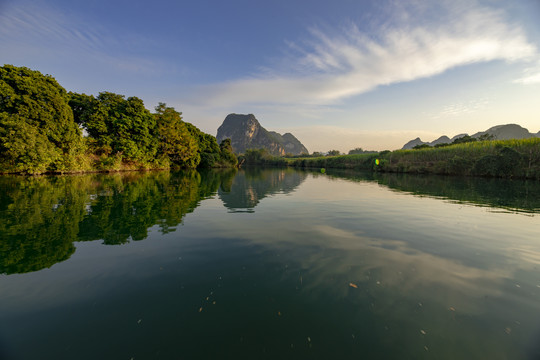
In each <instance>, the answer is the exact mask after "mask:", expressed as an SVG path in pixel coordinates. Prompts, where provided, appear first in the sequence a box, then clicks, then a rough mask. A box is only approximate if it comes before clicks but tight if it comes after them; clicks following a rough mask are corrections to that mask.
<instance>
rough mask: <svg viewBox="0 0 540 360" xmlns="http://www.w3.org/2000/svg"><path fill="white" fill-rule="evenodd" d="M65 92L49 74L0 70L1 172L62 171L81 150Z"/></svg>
mask: <svg viewBox="0 0 540 360" xmlns="http://www.w3.org/2000/svg"><path fill="white" fill-rule="evenodd" d="M68 100H69V96H68V94H67V92H66V90H65V89H64V88H63V87H62V86H60V85H59V84H58V82H56V80H55V79H54V78H53V77H52V76H49V75H43V74H41V73H40V72H39V71H33V70H30V69H28V68H25V67H15V66H12V65H4V66H2V67H0V165H1V166H2V168H3V171H18V172H43V171H47V170H56V171H62V170H66V169H69V168H73V167H76V164H75V161H76V156H77V155H78V154H80V153H81V152H82V150H83V144H82V137H81V131H80V129H79V127H78V126H77V124H76V123H75V122H74V121H73V112H72V110H71V108H70V107H69V105H68Z"/></svg>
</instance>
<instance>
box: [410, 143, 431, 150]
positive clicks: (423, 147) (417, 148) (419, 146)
mask: <svg viewBox="0 0 540 360" xmlns="http://www.w3.org/2000/svg"><path fill="white" fill-rule="evenodd" d="M430 147H431V145H429V144H418V145H416V146H415V147H413V149H414V150H419V149H428V148H430Z"/></svg>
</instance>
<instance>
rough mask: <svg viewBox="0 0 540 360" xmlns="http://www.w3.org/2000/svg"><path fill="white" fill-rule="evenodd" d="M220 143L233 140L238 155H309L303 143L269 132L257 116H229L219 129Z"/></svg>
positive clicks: (218, 138)
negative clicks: (265, 152)
mask: <svg viewBox="0 0 540 360" xmlns="http://www.w3.org/2000/svg"><path fill="white" fill-rule="evenodd" d="M216 138H217V140H218V142H221V141H223V140H224V139H227V138H228V139H231V145H232V147H233V150H234V151H235V152H236V153H239V154H241V153H244V152H245V151H246V150H248V149H266V150H268V152H270V153H271V154H273V155H281V156H282V155H285V154H287V153H291V154H294V155H299V154H302V153H308V150H307V149H306V147H305V146H304V145H302V143H301V142H300V141H299V140H298V139H297V138H296V137H294V135H292V134H290V133H287V134H285V135H283V136H282V135H280V134H278V133H277V132H274V131H267V130H266V129H265V128H264V127H262V126H261V124H260V123H259V121H258V120H257V118H255V115H253V114H248V115H242V114H229V115H227V117H226V118H225V120H224V121H223V124H221V126H220V127H219V128H218V131H217V136H216Z"/></svg>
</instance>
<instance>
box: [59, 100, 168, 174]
mask: <svg viewBox="0 0 540 360" xmlns="http://www.w3.org/2000/svg"><path fill="white" fill-rule="evenodd" d="M70 105H71V106H72V107H73V112H74V114H75V119H76V121H77V122H78V123H79V124H80V125H81V126H82V127H83V128H84V129H85V130H86V132H87V133H88V136H89V137H90V138H91V139H92V142H91V143H92V147H93V149H92V150H93V151H95V152H96V153H98V154H104V155H121V156H122V158H123V159H124V160H125V161H134V162H137V163H142V164H145V163H150V162H153V161H154V160H155V156H156V154H157V149H158V141H157V139H158V137H157V136H156V120H155V118H154V116H153V115H152V114H151V113H150V111H148V110H147V109H146V108H145V107H144V103H143V101H142V100H141V99H139V98H137V97H134V96H133V97H129V98H127V99H125V97H124V95H119V94H114V93H110V92H101V93H100V94H99V95H98V96H97V97H96V98H94V97H93V96H88V95H84V94H82V95H81V94H73V93H72V94H71V101H70Z"/></svg>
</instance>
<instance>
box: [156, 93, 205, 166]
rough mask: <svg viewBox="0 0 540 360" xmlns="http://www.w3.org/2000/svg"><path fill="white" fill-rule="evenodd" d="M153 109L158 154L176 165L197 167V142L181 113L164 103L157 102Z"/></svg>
mask: <svg viewBox="0 0 540 360" xmlns="http://www.w3.org/2000/svg"><path fill="white" fill-rule="evenodd" d="M155 109H156V113H155V114H154V117H155V119H156V122H157V127H158V130H157V134H158V140H159V148H158V156H164V157H166V158H167V159H168V160H169V161H170V162H171V163H172V164H174V165H175V166H178V167H183V168H195V167H197V165H199V162H200V161H201V157H200V155H199V144H198V141H197V138H195V137H194V136H192V135H191V133H190V132H189V130H188V127H187V126H186V124H185V123H184V122H183V121H182V116H181V115H182V114H181V113H179V112H178V111H176V110H174V108H172V107H167V106H166V105H165V104H164V103H159V105H158V106H156V108H155Z"/></svg>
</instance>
